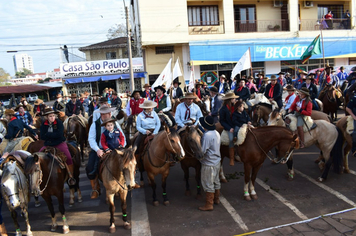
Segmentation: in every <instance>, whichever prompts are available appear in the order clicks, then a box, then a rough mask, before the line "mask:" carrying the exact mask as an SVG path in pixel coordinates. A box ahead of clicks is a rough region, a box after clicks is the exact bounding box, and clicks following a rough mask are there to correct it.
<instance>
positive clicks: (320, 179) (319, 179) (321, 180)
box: [316, 177, 324, 182]
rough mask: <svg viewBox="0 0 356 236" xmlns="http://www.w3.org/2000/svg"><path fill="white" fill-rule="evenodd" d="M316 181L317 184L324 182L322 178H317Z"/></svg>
mask: <svg viewBox="0 0 356 236" xmlns="http://www.w3.org/2000/svg"><path fill="white" fill-rule="evenodd" d="M316 181H318V182H323V181H324V179H323V178H321V177H318V178H317V179H316Z"/></svg>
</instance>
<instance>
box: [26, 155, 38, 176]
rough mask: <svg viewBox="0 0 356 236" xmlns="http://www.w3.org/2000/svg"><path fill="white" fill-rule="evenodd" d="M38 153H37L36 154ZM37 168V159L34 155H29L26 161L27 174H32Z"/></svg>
mask: <svg viewBox="0 0 356 236" xmlns="http://www.w3.org/2000/svg"><path fill="white" fill-rule="evenodd" d="M35 155H36V154H35ZM35 168H36V160H35V157H34V156H28V157H27V159H26V161H25V174H26V175H28V174H32V173H33V172H34V171H35Z"/></svg>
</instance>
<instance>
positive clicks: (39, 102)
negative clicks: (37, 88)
mask: <svg viewBox="0 0 356 236" xmlns="http://www.w3.org/2000/svg"><path fill="white" fill-rule="evenodd" d="M42 103H43V100H42V99H37V100H36V101H35V102H34V103H33V104H35V105H40V104H42Z"/></svg>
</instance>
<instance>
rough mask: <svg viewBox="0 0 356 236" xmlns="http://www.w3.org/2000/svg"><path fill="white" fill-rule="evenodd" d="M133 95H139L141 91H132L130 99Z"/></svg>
mask: <svg viewBox="0 0 356 236" xmlns="http://www.w3.org/2000/svg"><path fill="white" fill-rule="evenodd" d="M135 93H139V94H140V95H141V91H140V90H134V91H133V92H132V94H131V96H130V97H133V96H134V95H135Z"/></svg>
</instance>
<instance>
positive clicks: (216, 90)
mask: <svg viewBox="0 0 356 236" xmlns="http://www.w3.org/2000/svg"><path fill="white" fill-rule="evenodd" d="M210 92H213V93H218V92H219V90H218V88H217V87H215V86H214V87H211V89H210Z"/></svg>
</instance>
